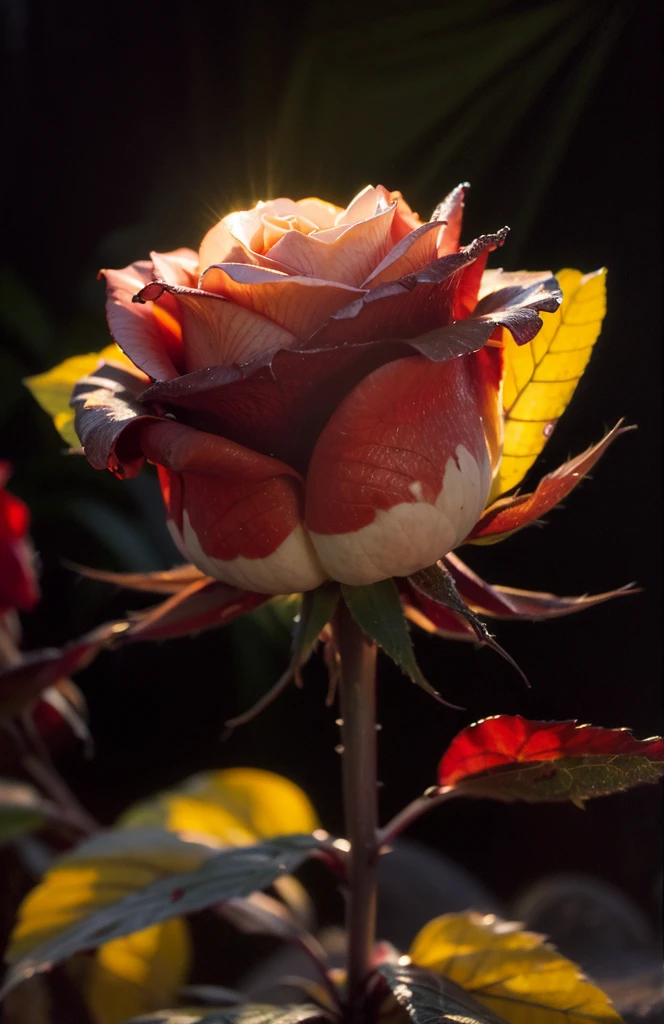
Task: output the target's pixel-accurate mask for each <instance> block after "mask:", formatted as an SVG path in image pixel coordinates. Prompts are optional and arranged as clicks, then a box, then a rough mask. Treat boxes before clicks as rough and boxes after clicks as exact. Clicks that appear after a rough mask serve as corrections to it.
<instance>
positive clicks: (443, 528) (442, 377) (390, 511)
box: [306, 356, 490, 585]
mask: <svg viewBox="0 0 664 1024" xmlns="http://www.w3.org/2000/svg"><path fill="white" fill-rule="evenodd" d="M481 397H482V396H481V391H480V389H478V387H477V380H476V360H475V357H474V356H470V357H467V358H465V359H456V360H453V361H451V362H449V363H443V364H434V365H432V364H431V363H429V362H428V361H427V360H426V359H424V358H422V357H421V356H411V357H408V358H406V359H400V360H397V361H396V362H393V363H389V364H388V365H387V366H383V367H381V368H380V369H378V370H376V371H374V372H373V373H371V374H370V375H369V376H368V377H365V378H364V380H362V381H361V383H360V384H358V386H357V387H356V388H355V389H354V391H352V392H351V394H350V395H348V397H347V398H346V399H345V400H344V401H343V402H342V403H341V405H340V406H339V408H338V409H337V410H336V411H335V413H334V414H333V416H332V418H331V419H330V421H329V423H328V424H327V426H326V427H325V429H324V430H323V432H322V434H321V436H320V438H319V440H318V443H317V445H316V448H315V449H314V453H313V455H312V458H311V463H310V465H309V472H308V475H307V509H306V523H307V527H308V529H309V530H310V531H311V533H312V539H313V541H314V544H315V546H316V549H317V551H318V553H319V556H320V557H321V560H322V562H323V564H324V566H325V568H326V569H327V571H328V573H329V574H330V576H331V577H332V578H333V579H338V580H341V582H343V583H349V584H354V585H360V584H362V583H370V582H374V581H375V580H378V579H384V578H385V577H387V576H406V575H409V574H410V573H411V572H414V571H416V570H417V569H421V568H422V567H423V566H426V565H430V564H432V563H433V562H435V561H436V560H437V559H438V558H440V557H442V555H443V554H444V553H446V552H447V551H449V550H451V548H452V547H454V546H455V543H456V541H455V538H456V537H457V536H459V537H460V536H462V535H463V530H464V523H470V522H473V521H474V519H475V517H476V516H478V515H479V513H480V508H481V502H482V501H483V499H484V496H485V495H486V493H488V487H489V484H490V468H489V463H488V457H487V446H486V440H485V436H484V432H483V428H482V413H483V411H484V410H483V408H482V406H481ZM360 577H362V578H360ZM369 577H372V578H369Z"/></svg>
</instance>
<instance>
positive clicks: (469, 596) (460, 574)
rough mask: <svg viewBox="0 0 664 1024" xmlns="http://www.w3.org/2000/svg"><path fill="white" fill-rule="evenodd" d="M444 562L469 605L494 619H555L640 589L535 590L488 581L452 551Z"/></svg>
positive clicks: (629, 584)
mask: <svg viewBox="0 0 664 1024" xmlns="http://www.w3.org/2000/svg"><path fill="white" fill-rule="evenodd" d="M443 563H444V565H445V566H446V568H447V569H448V570H449V572H450V574H451V575H452V577H453V578H454V582H455V583H456V585H457V589H458V591H459V596H460V597H461V598H462V599H463V600H464V601H465V602H466V604H467V605H468V607H469V608H472V610H473V611H475V612H477V613H478V614H479V615H489V616H491V618H494V619H525V620H529V621H536V620H538V619H554V618H559V617H560V616H561V615H572V614H573V613H574V612H581V611H584V610H585V609H586V608H592V607H593V606H594V605H596V604H601V603H602V602H603V601H610V600H611V598H614V597H625V596H627V595H628V594H638V593H639V589H638V587H635V586H634V584H632V583H628V584H627V585H626V586H624V587H619V588H618V589H617V590H609V591H607V592H606V593H604V594H590V595H583V596H581V597H557V596H556V595H555V594H547V593H542V592H540V591H536V590H518V589H517V588H515V587H501V586H499V585H498V584H493V583H487V582H486V580H483V579H482V578H481V576H478V575H477V573H475V572H473V570H472V569H470V568H469V567H468V566H467V565H466V564H465V563H464V562H462V561H461V559H460V558H459V557H458V556H457V555H455V554H454V553H453V552H450V553H449V554H448V555H446V556H445V558H444V559H443Z"/></svg>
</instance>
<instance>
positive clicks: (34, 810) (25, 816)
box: [0, 779, 50, 845]
mask: <svg viewBox="0 0 664 1024" xmlns="http://www.w3.org/2000/svg"><path fill="white" fill-rule="evenodd" d="M49 810H50V808H49V805H48V804H47V803H46V801H45V800H43V799H42V797H41V796H40V795H39V793H38V792H37V790H36V789H33V787H32V786H28V785H27V784H26V783H25V782H16V781H15V780H14V779H0V845H1V844H2V843H6V842H9V841H10V840H11V839H16V837H17V836H20V835H23V834H24V833H25V832H33V831H34V830H35V829H38V828H41V826H42V825H43V824H44V823H45V821H46V819H47V817H48V815H49Z"/></svg>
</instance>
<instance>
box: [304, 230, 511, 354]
mask: <svg viewBox="0 0 664 1024" xmlns="http://www.w3.org/2000/svg"><path fill="white" fill-rule="evenodd" d="M506 238H507V228H503V229H502V230H501V231H499V232H497V233H496V234H494V235H480V237H479V238H476V239H475V241H473V242H471V243H470V245H467V246H465V248H464V249H462V250H461V251H460V252H458V253H453V254H452V255H450V256H445V257H443V258H442V259H439V260H435V261H434V262H433V263H431V264H430V265H429V266H428V267H425V268H424V269H423V270H418V271H416V272H415V273H414V274H408V275H406V276H405V277H400V278H399V279H398V280H395V281H386V282H385V283H383V284H381V285H378V287H377V288H373V289H372V290H370V291H368V292H366V293H365V294H363V295H361V296H360V297H359V298H357V299H355V301H351V302H349V304H348V305H346V306H345V307H344V308H342V309H340V310H338V311H337V312H335V313H333V315H331V317H330V319H329V321H328V322H327V323H326V324H325V325H324V326H322V327H321V329H320V330H318V331H317V332H316V334H315V335H314V336H313V337H312V338H311V339H310V340H309V342H308V346H309V347H311V348H330V347H334V346H338V345H358V344H362V343H364V342H369V341H374V340H376V339H384V338H417V337H419V336H420V335H422V334H425V333H426V332H428V331H433V330H436V329H437V328H440V327H442V326H443V325H446V324H450V323H451V321H452V320H453V318H454V304H455V296H456V291H457V287H458V285H459V280H460V276H461V273H462V271H463V270H464V268H466V267H468V266H470V265H471V264H472V263H474V261H475V260H477V259H478V258H479V257H480V256H481V255H482V254H483V253H484V252H489V251H491V250H493V249H496V248H497V247H498V246H501V245H503V243H504V241H505V239H506ZM492 329H493V328H492ZM489 333H490V332H489ZM487 337H488V335H487ZM485 340H486V338H485V339H484V340H483V341H482V344H484V341H485ZM478 347H479V346H478Z"/></svg>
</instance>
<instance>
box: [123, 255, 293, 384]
mask: <svg viewBox="0 0 664 1024" xmlns="http://www.w3.org/2000/svg"><path fill="white" fill-rule="evenodd" d="M279 276H280V278H281V277H282V275H279ZM138 298H139V300H140V301H141V302H151V303H153V304H155V308H156V309H158V308H159V307H160V306H161V304H162V303H163V302H165V301H171V302H175V303H176V304H177V306H178V307H179V314H178V315H179V317H180V319H181V321H182V332H183V333H182V338H183V347H184V356H185V365H186V369H187V370H188V371H190V372H192V371H194V370H200V369H203V368H205V367H208V366H242V365H246V364H248V363H252V364H260V365H262V364H263V363H267V362H269V361H270V358H271V357H272V355H274V353H275V352H277V351H279V349H282V348H291V347H292V346H293V345H295V344H296V343H297V339H296V337H295V335H294V334H292V333H290V332H289V331H287V330H284V328H283V327H279V325H278V324H276V323H274V322H273V321H271V320H268V319H266V318H265V317H264V316H261V315H260V314H259V313H255V312H253V311H252V310H251V309H246V308H245V307H244V306H242V305H238V303H237V302H232V301H229V300H228V299H226V298H223V297H222V296H220V295H217V294H213V293H211V292H207V291H202V290H200V289H197V288H183V287H178V286H172V285H168V284H166V283H163V282H156V283H153V284H151V285H149V286H148V287H147V288H143V289H142V291H140V292H139V294H138Z"/></svg>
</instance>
